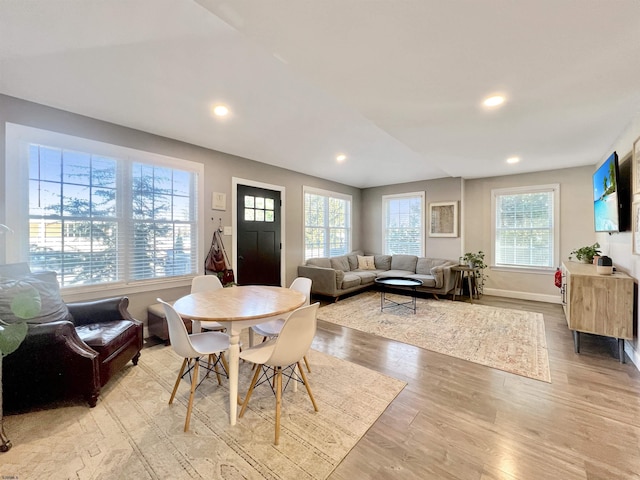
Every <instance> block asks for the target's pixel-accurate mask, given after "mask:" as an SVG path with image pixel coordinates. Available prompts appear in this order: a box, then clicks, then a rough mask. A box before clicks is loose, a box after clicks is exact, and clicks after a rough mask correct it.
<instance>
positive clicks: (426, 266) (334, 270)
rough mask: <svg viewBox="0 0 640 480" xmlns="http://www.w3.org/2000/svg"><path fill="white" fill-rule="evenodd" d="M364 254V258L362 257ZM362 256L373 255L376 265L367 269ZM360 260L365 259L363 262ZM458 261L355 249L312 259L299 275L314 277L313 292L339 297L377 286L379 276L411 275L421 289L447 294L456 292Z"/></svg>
mask: <svg viewBox="0 0 640 480" xmlns="http://www.w3.org/2000/svg"><path fill="white" fill-rule="evenodd" d="M359 257H361V258H359ZM362 257H369V259H370V258H371V257H373V262H374V264H375V268H372V269H369V268H367V269H363V268H359V267H362V263H364V262H363V261H362ZM359 260H360V261H361V262H360V264H359ZM457 264H458V262H455V261H453V260H445V259H441V258H428V257H417V256H415V255H364V254H363V253H362V252H352V253H350V254H348V255H342V256H339V257H322V258H310V259H309V260H307V262H306V264H305V265H300V266H299V267H298V276H300V277H307V278H310V279H311V280H312V284H311V293H312V294H316V295H324V296H327V297H333V298H334V299H335V300H338V297H340V296H341V295H345V294H347V293H353V292H357V291H360V290H365V289H367V288H370V287H372V286H374V285H375V283H374V281H375V279H376V278H378V277H408V278H415V279H418V280H420V281H421V282H422V286H421V287H418V291H422V292H429V293H433V294H434V295H436V298H437V295H438V294H440V295H446V294H448V293H449V292H452V291H453V289H454V286H455V285H454V284H455V275H453V272H452V271H451V267H452V266H454V265H457Z"/></svg>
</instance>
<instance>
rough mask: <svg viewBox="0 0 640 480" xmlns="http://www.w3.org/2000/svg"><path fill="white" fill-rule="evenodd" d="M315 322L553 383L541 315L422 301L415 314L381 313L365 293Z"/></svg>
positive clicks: (374, 297) (327, 309)
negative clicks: (332, 324) (330, 324)
mask: <svg viewBox="0 0 640 480" xmlns="http://www.w3.org/2000/svg"><path fill="white" fill-rule="evenodd" d="M387 295H388V296H389V295H392V294H389V293H387ZM397 299H398V300H399V301H400V302H401V301H402V298H401V297H400V296H399V295H397ZM405 301H406V300H405ZM318 319H320V320H324V321H327V322H331V323H335V324H337V325H342V326H344V327H349V328H353V329H356V330H361V331H363V332H367V333H371V334H374V335H378V336H380V337H385V338H389V339H392V340H397V341H400V342H403V343H407V344H410V345H415V346H417V347H421V348H424V349H427V350H431V351H433V352H438V353H442V354H445V355H449V356H451V357H456V358H461V359H463V360H468V361H470V362H474V363H478V364H481V365H486V366H488V367H492V368H496V369H500V370H504V371H506V372H510V373H515V374H517V375H522V376H525V377H529V378H533V379H536V380H541V381H544V382H549V383H550V382H551V374H550V371H549V356H548V353H547V340H546V336H545V330H544V318H543V316H542V314H540V313H535V312H526V311H521V310H514V309H507V308H497V307H490V306H486V305H478V304H471V303H466V302H453V301H449V300H435V299H426V298H418V299H417V311H416V313H415V314H414V313H413V311H411V310H409V309H407V308H405V307H401V306H400V307H392V308H387V309H385V310H384V312H381V311H380V293H378V292H375V291H368V292H364V293H361V294H358V295H355V296H353V297H348V298H345V299H343V300H340V301H338V302H336V303H333V304H330V305H327V306H324V307H322V308H320V310H319V311H318Z"/></svg>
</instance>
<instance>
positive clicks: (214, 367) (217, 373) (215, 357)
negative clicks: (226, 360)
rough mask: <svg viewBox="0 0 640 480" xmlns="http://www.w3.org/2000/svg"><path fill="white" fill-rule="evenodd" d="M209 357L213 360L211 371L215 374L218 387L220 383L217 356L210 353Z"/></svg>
mask: <svg viewBox="0 0 640 480" xmlns="http://www.w3.org/2000/svg"><path fill="white" fill-rule="evenodd" d="M210 357H212V358H213V370H214V371H215V372H216V377H217V378H218V385H222V381H221V380H220V372H219V371H218V356H217V355H216V354H215V353H212V354H211V355H210Z"/></svg>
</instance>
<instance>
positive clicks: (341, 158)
mask: <svg viewBox="0 0 640 480" xmlns="http://www.w3.org/2000/svg"><path fill="white" fill-rule="evenodd" d="M346 159H347V156H346V155H345V154H344V153H341V154H340V155H338V156H336V160H337V161H339V162H344V161H345V160H346Z"/></svg>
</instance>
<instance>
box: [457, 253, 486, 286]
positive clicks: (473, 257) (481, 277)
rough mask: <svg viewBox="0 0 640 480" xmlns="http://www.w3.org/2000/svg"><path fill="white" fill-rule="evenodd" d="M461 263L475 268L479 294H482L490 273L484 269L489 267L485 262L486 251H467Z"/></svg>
mask: <svg viewBox="0 0 640 480" xmlns="http://www.w3.org/2000/svg"><path fill="white" fill-rule="evenodd" d="M461 263H464V264H465V265H468V266H469V267H471V268H474V269H475V272H474V275H475V282H476V288H477V289H478V295H482V293H483V291H484V284H485V282H486V280H487V278H488V275H485V273H484V269H485V268H487V264H486V263H484V252H483V251H482V250H479V251H478V252H467V253H465V254H464V255H463V256H462V257H461Z"/></svg>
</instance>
